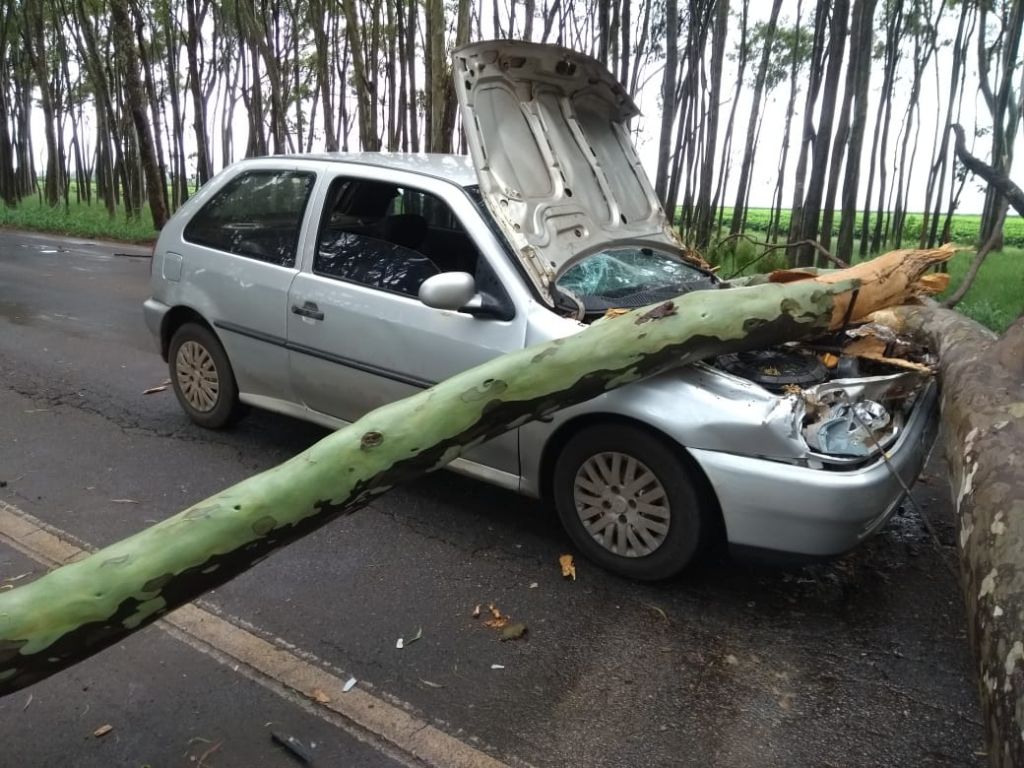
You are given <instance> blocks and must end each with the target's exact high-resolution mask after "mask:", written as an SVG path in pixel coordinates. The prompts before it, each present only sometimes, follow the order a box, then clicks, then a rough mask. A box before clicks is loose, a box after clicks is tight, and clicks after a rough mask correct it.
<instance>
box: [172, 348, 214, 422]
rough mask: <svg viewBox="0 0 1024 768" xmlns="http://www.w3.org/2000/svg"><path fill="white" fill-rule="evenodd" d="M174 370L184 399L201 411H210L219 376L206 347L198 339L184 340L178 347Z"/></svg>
mask: <svg viewBox="0 0 1024 768" xmlns="http://www.w3.org/2000/svg"><path fill="white" fill-rule="evenodd" d="M174 370H175V372H176V373H177V377H178V389H179V390H181V394H182V395H183V396H184V398H185V401H186V402H187V403H188V404H189V405H190V406H192V407H193V408H195V409H196V410H197V411H200V412H202V413H206V412H208V411H212V410H213V409H214V407H215V406H216V405H217V396H218V395H219V393H220V377H219V376H218V375H217V366H216V365H215V364H214V362H213V357H212V356H211V355H210V352H209V351H208V350H207V349H206V347H204V346H203V345H202V344H200V343H199V342H198V341H186V342H185V343H184V344H182V345H181V346H180V347H178V354H177V356H176V357H175V359H174Z"/></svg>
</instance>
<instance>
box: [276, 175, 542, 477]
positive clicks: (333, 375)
mask: <svg viewBox="0 0 1024 768" xmlns="http://www.w3.org/2000/svg"><path fill="white" fill-rule="evenodd" d="M378 171H380V172H378ZM497 247H498V246H497V243H496V241H495V240H494V235H493V234H492V233H491V231H490V230H489V229H488V228H487V226H486V225H485V224H484V222H483V221H481V220H480V217H479V214H478V213H477V211H476V209H475V207H474V205H473V203H472V202H471V201H470V200H469V198H468V197H467V196H466V194H465V193H464V192H463V191H462V190H461V189H459V188H458V187H455V186H454V185H452V184H449V183H448V182H445V181H442V180H440V179H432V178H427V177H421V176H418V175H415V174H401V173H396V172H394V171H386V172H385V171H384V170H383V169H372V168H367V169H365V170H361V171H359V173H358V175H355V174H339V175H338V176H337V177H336V178H335V179H333V180H332V182H331V183H330V185H329V186H328V187H327V191H326V195H325V197H324V201H323V211H322V215H321V220H320V223H319V227H318V230H317V233H316V238H315V239H313V242H312V244H311V248H310V250H311V253H310V254H308V257H309V261H308V263H307V264H306V265H305V266H304V268H303V269H302V271H301V272H300V273H299V274H298V275H297V276H296V278H295V280H294V281H293V283H292V287H291V292H290V295H289V302H288V303H289V315H288V348H289V363H290V370H291V379H292V387H293V389H294V391H295V393H296V396H297V397H298V398H299V399H301V400H302V402H303V403H304V404H305V405H306V406H307V407H309V408H311V409H313V410H315V411H318V412H320V413H325V414H328V415H330V416H334V417H336V418H340V419H343V420H345V421H355V420H356V419H358V418H359V417H361V416H362V415H364V414H366V413H368V412H369V411H371V410H373V409H375V408H378V407H380V406H382V405H385V404H387V403H390V402H392V401H394V400H398V399H400V398H403V397H406V396H408V395H411V394H413V393H415V392H418V391H420V390H422V389H425V388H427V387H429V386H431V385H432V384H434V383H436V382H439V381H442V380H444V379H446V378H448V377H450V376H452V375H454V374H456V373H459V372H461V371H463V370H466V369H467V368H471V367H473V366H475V365H479V364H480V363H483V362H485V361H487V360H490V359H491V358H494V357H497V356H498V355H501V354H504V353H506V352H510V351H513V350H516V349H521V348H522V346H523V342H524V338H525V333H526V323H525V317H524V314H523V313H522V312H519V313H516V312H515V310H514V307H513V306H512V304H511V299H510V298H508V295H507V293H505V292H504V291H503V289H502V288H501V285H500V281H498V280H497V277H496V275H497V273H496V272H495V271H494V269H493V265H492V263H491V261H490V260H491V259H493V258H495V257H496V256H497V255H498V254H497ZM444 271H468V272H472V273H474V274H475V276H476V277H477V282H478V285H486V286H487V287H488V292H489V293H490V294H491V295H495V294H501V298H500V301H503V302H505V304H504V306H505V307H507V309H508V311H507V313H506V315H505V318H504V319H499V318H494V317H491V318H481V317H473V316H471V315H469V314H467V313H464V312H454V311H446V310H439V309H433V308H431V307H428V306H426V305H425V304H423V303H422V302H420V301H419V299H418V296H417V295H418V290H419V285H420V284H421V283H422V282H423V280H425V279H426V278H428V277H430V276H432V275H434V274H438V273H440V272H444ZM466 458H467V459H469V460H471V461H474V462H477V463H480V464H484V465H486V466H488V467H491V468H493V469H497V470H500V471H501V472H505V473H510V474H511V475H514V476H516V477H518V474H519V454H518V436H517V434H516V433H515V432H512V433H509V434H506V435H503V436H501V437H498V438H496V439H494V440H492V441H490V442H488V443H486V444H484V445H482V446H479V447H477V448H475V449H473V451H471V452H470V453H468V454H467V456H466Z"/></svg>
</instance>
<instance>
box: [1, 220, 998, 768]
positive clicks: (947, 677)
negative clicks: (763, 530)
mask: <svg viewBox="0 0 1024 768" xmlns="http://www.w3.org/2000/svg"><path fill="white" fill-rule="evenodd" d="M139 253H144V251H142V250H140V249H139V248H137V247H133V246H111V245H104V244H97V243H88V242H85V241H75V240H62V239H55V238H48V237H40V236H32V235H23V234H17V233H12V232H0V483H3V484H4V485H2V486H0V500H2V501H4V502H6V503H8V504H10V505H13V506H14V507H17V508H18V509H20V510H22V511H24V512H26V513H28V514H30V515H34V516H35V517H36V518H39V519H40V520H42V521H44V522H45V523H47V524H49V525H51V526H54V527H55V528H56V529H59V530H60V531H65V532H68V533H69V534H71V535H72V536H74V537H77V539H79V540H81V541H82V542H85V543H88V544H89V545H93V546H102V545H104V544H107V543H110V542H113V541H116V540H118V539H120V538H122V537H123V536H125V535H127V534H129V533H131V532H133V531H136V530H138V529H140V528H142V527H144V526H145V525H147V524H149V523H150V522H152V521H156V520H160V519H162V518H164V517H167V516H169V515H171V514H173V513H174V512H177V511H178V510H180V509H181V508H183V507H185V506H187V505H189V504H191V503H193V502H195V501H198V500H200V499H202V498H204V497H205V496H207V495H209V494H210V493H213V492H215V491H217V490H220V489H222V488H223V487H226V486H227V485H229V484H231V483H233V482H235V481H238V480H240V479H242V478H244V477H246V476H248V475H250V474H252V473H254V472H256V471H258V470H262V469H264V468H267V467H270V466H272V465H274V464H276V463H278V462H280V461H282V460H283V459H285V458H287V457H289V456H291V455H293V454H295V453H296V452H298V451H300V450H302V449H303V448H305V447H306V446H308V445H310V444H311V443H313V442H315V441H316V440H317V439H319V438H320V437H322V436H323V435H324V434H325V433H324V432H323V431H322V430H320V429H318V428H316V427H313V426H310V425H307V424H304V423H301V422H297V421H294V420H290V419H285V418H282V417H278V416H273V415H270V414H267V413H262V412H253V413H251V414H250V415H249V416H248V417H247V418H246V419H245V420H244V421H243V422H241V423H240V424H239V425H238V426H237V427H236V428H234V429H233V430H231V431H228V432H221V433H211V432H206V431H203V430H201V429H199V428H197V427H194V426H192V425H191V423H190V422H188V420H187V419H186V418H185V416H184V415H183V413H182V412H181V411H180V409H179V408H178V406H177V403H176V402H175V400H174V396H173V394H172V392H171V391H170V390H169V389H168V390H167V391H165V392H160V393H157V394H152V395H143V394H142V392H143V390H145V389H146V388H148V387H152V386H154V385H159V384H161V383H162V382H163V381H165V380H166V378H167V370H166V366H165V364H164V363H163V361H162V360H161V359H160V358H159V356H158V355H157V354H156V352H155V348H154V346H153V343H152V341H151V339H150V337H149V335H148V332H147V330H146V328H145V327H144V325H143V321H142V314H141V307H140V305H141V302H142V300H143V299H144V298H145V296H146V295H147V282H148V275H149V260H148V258H145V257H144V256H143V257H140V256H131V255H125V254H139ZM944 473H945V470H944V468H943V467H942V466H941V465H939V464H937V463H933V465H932V466H931V467H930V468H929V470H928V476H927V477H926V482H925V484H922V485H919V486H918V490H917V492H916V494H917V498H918V500H919V503H920V505H921V506H922V508H923V511H924V512H925V514H927V515H928V518H929V520H930V522H931V525H932V527H933V529H934V530H935V531H936V532H937V534H938V540H933V539H932V538H931V537H930V535H929V534H928V532H927V530H926V528H925V526H924V525H923V522H922V520H921V518H920V517H919V515H918V514H917V512H916V511H915V510H913V509H911V508H908V509H906V510H905V511H904V512H902V513H901V514H900V515H899V516H897V517H896V518H895V519H894V520H893V521H892V523H890V524H889V525H888V526H887V527H886V528H885V529H884V530H883V531H882V532H881V534H880V535H878V536H877V537H876V538H874V539H873V540H872V541H870V542H869V543H868V544H866V545H865V546H863V547H862V548H861V549H860V550H858V551H857V552H855V553H853V554H852V555H850V556H847V557H846V558H843V559H841V560H839V561H836V562H833V563H830V564H826V565H819V566H814V567H810V568H802V569H786V570H780V569H768V568H764V567H755V566H751V565H743V564H737V563H732V562H728V561H722V562H718V563H713V564H708V565H705V566H703V567H701V568H700V569H699V570H696V571H691V572H688V573H687V574H685V575H684V576H682V577H680V578H679V579H676V580H675V581H673V582H671V583H667V584H661V585H642V584H635V583H631V582H628V581H625V580H622V579H619V578H616V577H614V576H611V575H609V574H606V573H603V572H601V571H600V570H598V569H596V568H595V567H592V566H590V565H589V564H588V563H586V562H585V561H579V560H578V563H577V567H578V580H577V581H575V582H571V581H566V580H563V579H562V578H561V575H560V572H559V568H558V562H557V560H558V556H559V555H560V554H562V553H563V552H568V551H571V549H570V545H569V543H568V541H567V539H566V538H565V537H564V535H563V534H562V533H561V531H560V530H559V528H558V526H557V523H556V521H555V520H554V517H553V515H552V514H551V513H549V512H548V511H547V510H545V509H543V508H541V507H540V506H539V505H536V504H534V503H533V502H530V501H527V500H524V499H521V498H519V497H516V496H514V495H512V494H510V493H507V492H504V491H500V490H496V489H493V488H490V487H488V486H485V485H482V484H480V483H478V482H475V481H471V480H468V479H464V478H461V477H459V476H456V475H454V474H451V473H447V472H442V473H438V474H436V475H433V476H431V477H427V478H424V479H422V480H421V481H419V482H417V483H415V484H412V485H410V486H407V487H404V488H398V489H395V490H394V491H392V492H391V493H389V494H387V495H386V496H384V497H382V498H380V499H378V500H377V501H375V503H374V504H373V505H372V506H370V507H369V508H367V509H366V510H364V511H362V512H360V513H358V514H356V515H353V516H351V517H348V518H345V519H342V520H340V521H338V522H336V523H333V524H332V525H330V526H328V527H327V528H325V529H323V530H321V531H319V532H318V533H316V534H314V535H312V536H310V537H308V538H307V539H305V540H303V541H300V542H298V543H296V544H294V545H293V546H291V547H289V548H288V549H286V550H284V551H282V552H280V553H278V554H276V555H274V556H273V557H271V558H269V559H268V560H267V561H265V562H263V563H261V564H260V565H259V566H257V567H256V568H255V569H253V570H252V571H250V572H249V573H247V574H245V575H243V576H241V577H240V578H238V579H236V580H235V581H234V582H232V583H230V584H228V585H226V586H225V587H223V588H221V589H219V590H217V591H216V592H214V593H211V594H209V595H208V596H206V597H205V598H204V600H203V601H202V602H201V605H202V606H203V607H204V608H205V609H206V610H207V611H209V612H210V613H213V614H217V615H219V616H222V617H225V618H228V619H229V620H230V621H232V622H233V623H234V624H236V625H238V626H240V627H244V628H245V629H246V630H247V631H248V632H250V633H252V634H253V635H257V636H259V637H262V638H265V639H267V640H269V641H271V642H273V643H276V644H277V645H278V646H281V647H284V648H288V649H290V652H291V653H294V654H295V655H296V657H297V658H298V657H301V658H302V659H305V660H307V661H308V662H309V663H310V664H313V665H315V666H316V667H317V668H318V669H319V668H322V669H324V670H330V671H332V673H333V674H334V675H336V676H339V677H340V678H341V679H347V677H348V676H353V677H356V678H357V679H358V680H359V684H358V688H359V690H361V691H365V692H366V693H368V694H371V695H372V696H374V697H376V699H374V700H376V701H380V702H387V703H389V704H391V705H393V706H395V707H397V708H398V709H400V710H402V711H403V712H407V713H409V714H410V715H411V716H413V717H414V718H416V719H417V722H420V723H422V724H424V725H427V724H429V725H430V726H433V727H435V728H436V729H437V730H438V731H439V732H442V733H444V734H448V735H450V736H452V737H455V738H456V739H458V740H460V741H462V742H464V743H466V744H467V745H470V746H471V747H474V748H475V749H476V750H479V753H480V754H481V755H491V756H494V757H496V758H499V759H500V760H502V761H505V762H506V763H508V764H511V765H522V764H532V765H535V766H563V765H579V766H662V765H682V766H730V767H732V766H737V767H743V766H807V765H820V766H844V767H845V766H890V765H891V766H902V765H917V766H940V765H941V766H945V765H949V766H954V765H955V766H970V765H981V764H982V763H983V762H984V757H983V754H982V753H981V749H982V745H981V725H980V716H979V712H978V707H977V704H976V700H975V692H974V683H973V679H972V677H971V662H970V656H969V653H968V649H967V643H966V637H965V631H964V626H965V623H964V617H963V609H962V606H961V600H960V596H959V593H958V587H957V583H956V580H955V577H954V572H953V566H954V564H955V561H954V553H955V550H954V549H953V527H952V522H951V511H950V508H949V503H948V501H947V496H948V492H947V490H946V487H945V485H944V483H945V474H944ZM821 503H822V504H823V505H824V504H828V499H821ZM41 572H42V570H41V567H40V566H38V565H36V564H33V563H31V561H28V560H26V559H25V557H24V555H23V554H21V553H19V552H17V551H14V550H12V549H11V548H9V547H3V546H0V585H3V584H4V580H5V579H11V578H14V577H17V576H19V575H21V574H22V573H30V576H29V577H27V578H32V577H34V576H36V575H38V574H39V573H41ZM9 583H14V582H9ZM488 603H494V604H495V605H497V606H498V607H499V608H500V609H501V610H502V611H503V612H506V613H508V614H511V615H512V616H513V617H514V619H515V620H516V621H523V622H525V623H526V624H527V625H528V626H529V634H528V638H527V639H526V640H523V641H517V642H501V641H500V639H499V637H498V635H497V634H496V633H495V632H494V631H493V630H490V629H487V628H486V627H484V626H482V624H481V622H480V621H479V620H475V619H473V618H472V616H471V613H472V611H473V608H474V606H475V605H477V604H484V605H485V606H486V605H487V604H488ZM419 630H422V639H421V640H419V641H418V642H416V643H414V644H410V645H408V646H407V647H406V648H404V649H403V650H397V649H396V647H395V641H396V639H397V638H399V637H404V638H410V637H412V636H413V635H414V634H415V633H417V631H419ZM222 661H223V659H219V657H218V653H217V652H216V648H214V650H213V651H212V652H211V653H199V652H197V651H196V650H195V649H194V648H193V647H192V646H190V645H188V644H186V643H183V642H181V641H180V640H179V639H177V638H175V637H172V636H171V635H168V634H167V633H166V632H163V631H162V630H160V629H158V628H155V627H153V628H150V629H147V630H145V631H144V632H143V633H141V634H140V635H137V636H134V637H132V638H129V639H128V640H126V641H125V642H123V643H122V644H120V645H118V646H117V647H115V648H113V649H111V650H109V651H107V652H105V653H103V654H101V655H100V656H98V657H96V658H94V659H92V660H90V661H88V662H86V663H85V664H82V665H80V666H79V667H76V668H74V669H71V670H68V671H66V672H64V673H61V674H60V675H58V676H56V677H54V678H51V679H50V680H48V681H46V682H44V683H42V684H40V685H38V686H35V687H33V688H32V689H29V690H28V691H25V692H24V693H19V694H17V695H15V696H9V697H7V698H6V699H0V743H2V744H3V745H4V754H3V756H0V765H7V764H10V765H25V766H30V765H31V766H35V765H60V764H70V763H72V762H73V763H74V764H75V765H78V766H93V765H95V766H106V765H143V764H150V765H153V766H157V765H161V766H162V765H179V764H184V765H196V764H197V762H199V759H198V758H199V757H200V756H202V755H203V753H204V752H205V751H206V750H208V749H211V747H212V746H213V745H217V748H216V749H215V750H213V751H212V752H210V753H209V754H206V755H205V757H204V758H203V760H202V762H203V764H204V765H206V766H210V767H211V768H212V767H214V766H248V765H275V764H277V763H276V762H273V761H274V760H283V761H285V762H284V763H282V764H287V762H288V761H289V760H292V757H291V756H289V755H286V754H285V753H284V752H283V751H282V750H281V749H280V748H279V747H277V746H274V745H273V744H272V743H271V742H270V739H269V731H270V730H272V728H273V727H278V728H284V729H285V730H286V731H288V732H291V733H295V734H296V736H298V737H300V738H302V739H304V740H305V741H306V742H315V743H316V744H317V749H318V750H320V751H319V752H318V753H317V755H318V757H317V761H316V762H317V764H323V765H389V764H400V763H403V762H404V763H407V764H408V763H409V762H410V761H412V763H413V764H415V761H414V759H412V758H410V757H409V756H408V755H406V754H403V753H402V752H401V750H398V751H395V750H394V749H392V748H390V747H382V746H381V745H382V744H385V743H386V742H387V738H386V737H385V738H384V739H381V738H378V734H374V733H372V732H369V733H367V732H363V731H360V729H359V728H352V727H348V726H347V725H346V723H345V722H344V718H340V720H339V718H337V717H335V718H333V719H332V718H331V717H329V716H328V714H325V713H322V712H319V708H318V707H317V706H315V704H312V705H311V704H310V703H309V702H306V703H302V702H299V701H297V700H296V699H295V697H291V698H289V697H288V696H287V695H284V694H282V693H281V692H280V691H279V690H277V688H275V684H274V682H273V681H272V680H271V681H269V682H267V681H265V680H264V681H263V683H262V684H261V683H260V682H259V681H257V680H254V676H253V675H252V674H245V672H246V670H244V669H241V670H239V669H236V667H237V666H238V665H233V664H232V663H231V662H230V660H229V661H228V663H226V664H224V663H222ZM496 664H497V665H502V666H503V667H504V668H503V669H493V668H492V665H496ZM257 677H258V676H257ZM30 697H31V698H30ZM26 702H28V703H26ZM83 711H84V712H85V713H87V714H84V715H83V714H82V713H83ZM105 723H109V724H111V725H113V726H114V730H113V731H111V732H110V733H109V734H108V735H106V736H104V737H100V738H97V737H94V736H93V735H92V734H93V731H94V729H95V728H96V727H98V726H99V725H102V724H105ZM269 723H276V724H277V726H271V725H268V724H269ZM12 745H13V746H12ZM382 749H383V750H384V751H381V750H382ZM62 756H63V757H62ZM190 758H191V760H190ZM12 759H13V760H15V761H14V762H10V763H7V762H5V760H12ZM394 761H397V763H395V762H394ZM294 764H297V763H294Z"/></svg>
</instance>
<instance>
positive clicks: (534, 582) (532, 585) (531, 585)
mask: <svg viewBox="0 0 1024 768" xmlns="http://www.w3.org/2000/svg"><path fill="white" fill-rule="evenodd" d="M539 586H540V584H538V583H537V582H536V581H531V582H530V589H536V588H537V587H539Z"/></svg>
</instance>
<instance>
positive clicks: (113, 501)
mask: <svg viewBox="0 0 1024 768" xmlns="http://www.w3.org/2000/svg"><path fill="white" fill-rule="evenodd" d="M110 503H111V504H138V503H139V502H137V501H136V500H135V499H111V500H110Z"/></svg>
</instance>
